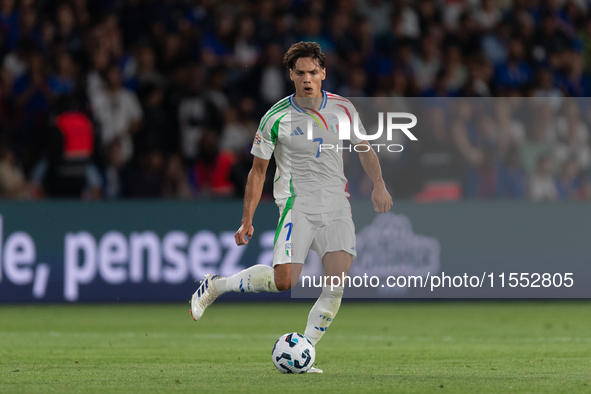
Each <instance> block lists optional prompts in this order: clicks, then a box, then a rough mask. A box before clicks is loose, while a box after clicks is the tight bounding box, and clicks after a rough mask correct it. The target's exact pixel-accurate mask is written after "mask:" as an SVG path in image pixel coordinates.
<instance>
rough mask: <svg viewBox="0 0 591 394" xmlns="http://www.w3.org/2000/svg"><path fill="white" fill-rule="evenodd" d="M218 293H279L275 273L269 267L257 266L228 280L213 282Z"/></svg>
mask: <svg viewBox="0 0 591 394" xmlns="http://www.w3.org/2000/svg"><path fill="white" fill-rule="evenodd" d="M213 283H214V284H215V287H216V289H217V290H218V293H220V295H221V294H224V293H228V292H231V291H233V292H236V293H258V292H261V291H267V292H271V293H278V292H279V290H277V286H275V273H274V271H273V268H272V267H269V266H268V265H262V264H257V265H253V266H252V267H249V268H247V269H245V270H242V271H240V272H239V273H237V274H235V275H232V276H229V277H227V278H222V279H216V280H214V281H213Z"/></svg>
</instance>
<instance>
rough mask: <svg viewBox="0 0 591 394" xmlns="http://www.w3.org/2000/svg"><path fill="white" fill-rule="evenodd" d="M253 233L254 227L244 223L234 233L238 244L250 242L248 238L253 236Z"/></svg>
mask: <svg viewBox="0 0 591 394" xmlns="http://www.w3.org/2000/svg"><path fill="white" fill-rule="evenodd" d="M252 234H254V227H252V225H250V224H248V225H244V224H243V225H242V226H240V228H239V229H238V231H236V234H234V240H235V241H236V245H238V246H240V245H246V244H248V240H249V239H251V238H252Z"/></svg>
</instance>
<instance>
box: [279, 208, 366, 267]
mask: <svg viewBox="0 0 591 394" xmlns="http://www.w3.org/2000/svg"><path fill="white" fill-rule="evenodd" d="M309 249H312V250H313V251H315V252H316V253H318V256H319V257H320V260H322V258H323V257H324V255H325V254H326V253H327V252H336V251H340V250H342V251H345V252H347V253H349V254H351V255H352V256H353V260H354V259H355V257H357V252H356V250H355V225H354V224H353V219H352V215H351V208H344V209H341V210H338V211H334V212H329V213H323V214H308V213H303V212H300V211H297V210H294V209H287V212H281V217H280V218H279V224H278V226H277V231H276V232H275V242H274V248H273V266H275V265H277V264H287V263H297V264H304V261H305V260H306V256H307V255H308V250H309Z"/></svg>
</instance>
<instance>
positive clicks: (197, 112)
mask: <svg viewBox="0 0 591 394" xmlns="http://www.w3.org/2000/svg"><path fill="white" fill-rule="evenodd" d="M204 82H205V72H204V70H203V68H202V67H200V66H193V67H191V69H190V71H189V78H188V86H187V87H185V89H186V90H185V94H184V97H183V98H182V99H181V101H180V104H179V107H178V117H179V127H180V135H181V146H182V152H183V158H184V159H185V160H189V161H192V160H195V158H196V157H197V153H198V152H199V145H198V143H199V140H200V139H201V136H202V135H203V133H204V131H205V129H215V130H220V129H221V120H222V117H221V115H220V114H219V112H218V110H217V107H216V105H215V104H214V103H212V102H211V101H210V100H209V99H207V97H206V96H205V90H204Z"/></svg>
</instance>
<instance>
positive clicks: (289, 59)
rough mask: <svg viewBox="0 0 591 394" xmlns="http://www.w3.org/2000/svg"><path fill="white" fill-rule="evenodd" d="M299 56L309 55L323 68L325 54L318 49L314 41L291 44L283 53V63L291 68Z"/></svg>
mask: <svg viewBox="0 0 591 394" xmlns="http://www.w3.org/2000/svg"><path fill="white" fill-rule="evenodd" d="M301 57H310V58H312V59H314V60H315V61H317V62H318V65H319V66H320V68H324V60H325V59H326V56H325V55H324V52H322V49H320V45H318V43H316V42H303V41H300V42H298V43H297V44H293V45H292V46H291V47H290V48H289V49H288V50H287V53H285V56H284V57H283V63H285V65H286V66H287V68H288V69H290V70H293V68H294V67H295V64H296V62H297V61H298V59H299V58H301Z"/></svg>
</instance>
